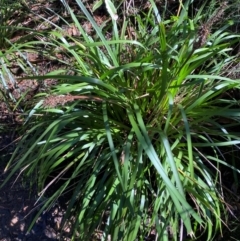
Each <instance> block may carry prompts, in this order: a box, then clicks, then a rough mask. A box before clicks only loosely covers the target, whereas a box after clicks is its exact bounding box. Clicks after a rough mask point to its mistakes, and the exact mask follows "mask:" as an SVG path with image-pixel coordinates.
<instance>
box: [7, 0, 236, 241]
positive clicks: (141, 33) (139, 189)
mask: <svg viewBox="0 0 240 241" xmlns="http://www.w3.org/2000/svg"><path fill="white" fill-rule="evenodd" d="M109 2H110V1H109ZM150 2H151V7H149V9H148V12H144V13H139V15H138V14H136V15H135V18H134V20H133V21H130V19H128V18H122V19H121V22H118V21H119V20H118V19H117V18H115V17H114V16H116V15H114V14H115V11H117V10H116V8H115V7H114V5H111V9H110V8H109V9H110V10H111V11H112V12H111V11H110V10H109V9H108V11H109V14H110V20H109V21H108V27H104V26H103V27H102V26H101V27H100V26H99V25H98V24H97V23H96V22H95V20H94V19H93V17H92V16H91V15H90V14H89V12H88V10H87V9H86V8H85V6H84V4H83V3H82V1H80V0H76V3H77V4H78V6H79V8H80V9H81V11H82V12H83V13H84V14H85V16H86V18H87V19H88V21H89V22H90V23H91V25H92V28H93V29H94V32H95V34H94V37H93V36H91V35H89V34H88V33H87V32H86V31H85V30H84V27H83V24H82V22H81V21H83V20H82V19H79V18H77V17H76V15H75V14H74V13H73V11H72V10H71V9H70V8H69V6H68V5H67V3H66V2H65V1H64V4H65V7H66V9H67V10H68V11H69V13H70V15H71V17H72V21H73V23H74V26H75V27H76V28H77V29H78V31H79V32H80V37H74V36H70V35H68V34H66V33H64V30H63V29H61V28H60V27H59V26H58V28H57V29H56V30H55V31H52V32H51V37H52V39H51V43H47V42H46V43H45V44H46V45H47V44H51V46H56V48H58V49H61V50H64V52H65V53H67V55H68V56H71V59H73V60H74V61H72V62H71V66H72V69H73V72H74V73H75V75H72V76H70V75H60V74H61V71H63V72H64V70H58V73H60V74H58V75H56V72H53V73H49V74H48V75H47V76H42V77H35V78H36V79H38V80H42V79H46V78H49V77H51V78H52V79H57V80H59V84H58V85H56V86H55V87H54V88H53V89H52V90H51V93H50V94H47V93H43V94H41V96H40V97H39V99H40V100H39V102H38V104H37V105H36V106H35V108H34V109H32V110H31V112H29V117H28V119H27V121H26V130H28V132H27V134H26V135H25V136H24V137H23V138H22V140H21V141H20V143H19V145H18V147H17V149H16V151H15V153H14V154H13V156H12V158H11V160H10V161H9V164H8V166H7V167H6V169H8V168H9V167H10V166H11V165H13V167H12V169H11V173H10V176H11V175H12V174H13V173H14V172H16V171H17V170H19V169H22V168H23V169H24V172H25V174H26V175H27V176H31V175H32V174H33V173H37V175H35V181H37V183H38V186H39V193H40V197H39V199H40V198H41V197H42V196H45V197H47V199H46V200H47V201H45V203H44V205H43V206H42V208H41V210H40V211H39V213H40V212H41V211H43V210H44V209H46V207H49V206H50V205H51V204H52V203H54V202H55V201H56V200H57V199H58V198H59V196H60V195H62V194H64V193H66V192H70V194H71V197H70V198H69V203H68V210H67V213H66V217H65V218H66V219H67V218H70V217H71V214H72V213H74V217H75V219H74V225H73V229H74V230H75V233H74V234H76V235H75V236H77V234H78V236H79V238H80V240H87V239H88V238H89V235H92V234H94V233H95V232H96V230H97V229H100V230H102V231H103V236H102V240H107V239H108V236H109V235H110V236H111V240H125V241H132V240H136V239H137V238H138V240H144V239H145V237H146V236H148V234H149V233H150V232H151V230H153V229H154V230H155V231H156V233H157V240H170V239H171V238H172V239H173V240H179V239H183V238H184V237H185V236H186V235H184V230H185V229H186V232H187V234H188V235H189V237H191V238H192V239H194V238H195V237H196V236H197V235H198V231H199V230H200V229H201V230H202V233H204V232H205V233H206V235H207V237H206V240H213V237H214V235H215V234H216V231H217V230H218V229H219V228H220V229H221V228H222V221H221V220H222V219H223V220H224V218H225V216H224V210H225V202H224V194H223V193H222V191H221V190H222V189H221V182H222V180H221V166H226V167H230V168H232V169H233V170H234V171H235V172H239V170H237V169H236V168H235V167H234V166H232V165H231V163H228V162H227V160H225V159H224V158H223V154H222V152H223V150H224V149H221V148H222V147H224V148H225V147H226V146H230V147H233V148H234V147H235V146H237V145H238V144H239V143H240V141H239V137H238V136H239V135H238V134H237V133H236V132H235V129H234V128H239V120H240V119H239V108H238V107H239V106H238V105H239V103H238V101H237V100H234V99H229V98H227V95H224V93H226V92H227V91H229V90H232V89H239V81H238V80H233V79H230V78H227V77H223V76H221V75H220V73H221V71H222V69H223V68H224V67H225V66H227V65H228V64H229V63H230V62H232V61H233V59H234V57H230V56H229V54H228V53H229V52H230V51H231V45H232V44H234V43H235V42H236V41H238V40H239V36H238V35H234V34H230V33H227V32H225V28H224V27H223V28H220V29H218V30H217V31H215V32H212V33H210V31H207V30H209V29H205V30H206V31H205V32H201V33H200V32H199V31H198V26H197V25H196V21H195V20H194V19H190V18H189V17H188V11H187V9H188V6H189V4H190V2H191V1H186V3H185V5H184V6H181V12H180V14H179V15H178V16H174V17H172V18H171V19H166V20H163V19H161V15H160V13H159V12H158V9H157V7H156V5H155V4H154V1H150ZM113 13H114V14H113ZM116 13H117V12H116ZM143 16H144V17H143ZM109 24H111V28H109ZM70 25H71V23H69V26H70ZM205 27H206V28H208V27H209V26H207V25H206V26H205ZM210 28H211V26H210ZM130 30H131V34H129V31H130ZM109 36H110V37H109ZM36 112H37V113H38V114H42V115H40V116H39V117H34V113H36ZM33 121H34V124H33ZM51 175H54V178H53V179H52V180H51V181H49V177H50V176H51ZM10 176H9V177H10ZM7 181H8V178H7V179H6V182H7ZM56 182H60V187H59V188H58V189H56V190H55V192H54V193H53V194H52V195H50V196H47V195H46V194H45V193H46V191H47V189H48V188H50V187H51V185H54V183H56ZM66 219H65V220H66Z"/></svg>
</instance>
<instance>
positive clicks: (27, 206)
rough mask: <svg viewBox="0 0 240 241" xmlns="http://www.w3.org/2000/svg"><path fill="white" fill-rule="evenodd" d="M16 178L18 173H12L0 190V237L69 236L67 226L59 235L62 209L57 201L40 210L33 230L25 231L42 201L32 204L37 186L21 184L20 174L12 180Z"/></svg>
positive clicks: (19, 240) (15, 240) (2, 240)
mask: <svg viewBox="0 0 240 241" xmlns="http://www.w3.org/2000/svg"><path fill="white" fill-rule="evenodd" d="M1 159H2V158H1ZM4 162H5V161H4V160H3V159H2V160H1V162H0V184H2V183H3V181H4V179H5V178H6V175H7V174H5V173H4V172H3V171H4V168H5V165H4V164H5V163H4ZM16 178H17V175H15V176H14V177H12V179H11V180H10V181H9V182H8V183H7V184H6V185H5V186H4V187H3V188H2V189H1V191H0V241H33V240H34V241H38V240H39V241H40V240H41V241H44V240H46V241H53V240H66V241H67V240H70V238H69V237H68V236H69V233H68V232H67V231H68V230H65V231H66V232H64V235H63V237H62V238H61V239H60V231H59V226H60V222H61V219H62V216H63V215H64V210H63V209H62V208H61V207H60V205H59V204H58V203H56V204H55V206H54V207H52V208H51V209H50V210H47V211H45V212H43V213H42V215H41V216H40V217H39V218H38V219H37V221H36V222H35V224H34V226H33V228H32V230H31V231H30V232H27V230H28V227H29V225H30V224H31V222H32V220H33V218H34V216H35V214H36V213H37V212H38V210H39V208H40V206H41V204H39V203H38V204H37V205H34V204H35V202H36V200H37V192H36V190H34V188H31V189H30V185H26V184H24V182H23V180H22V178H21V177H20V178H19V179H17V181H16V182H15V180H16ZM30 193H31V194H30Z"/></svg>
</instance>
